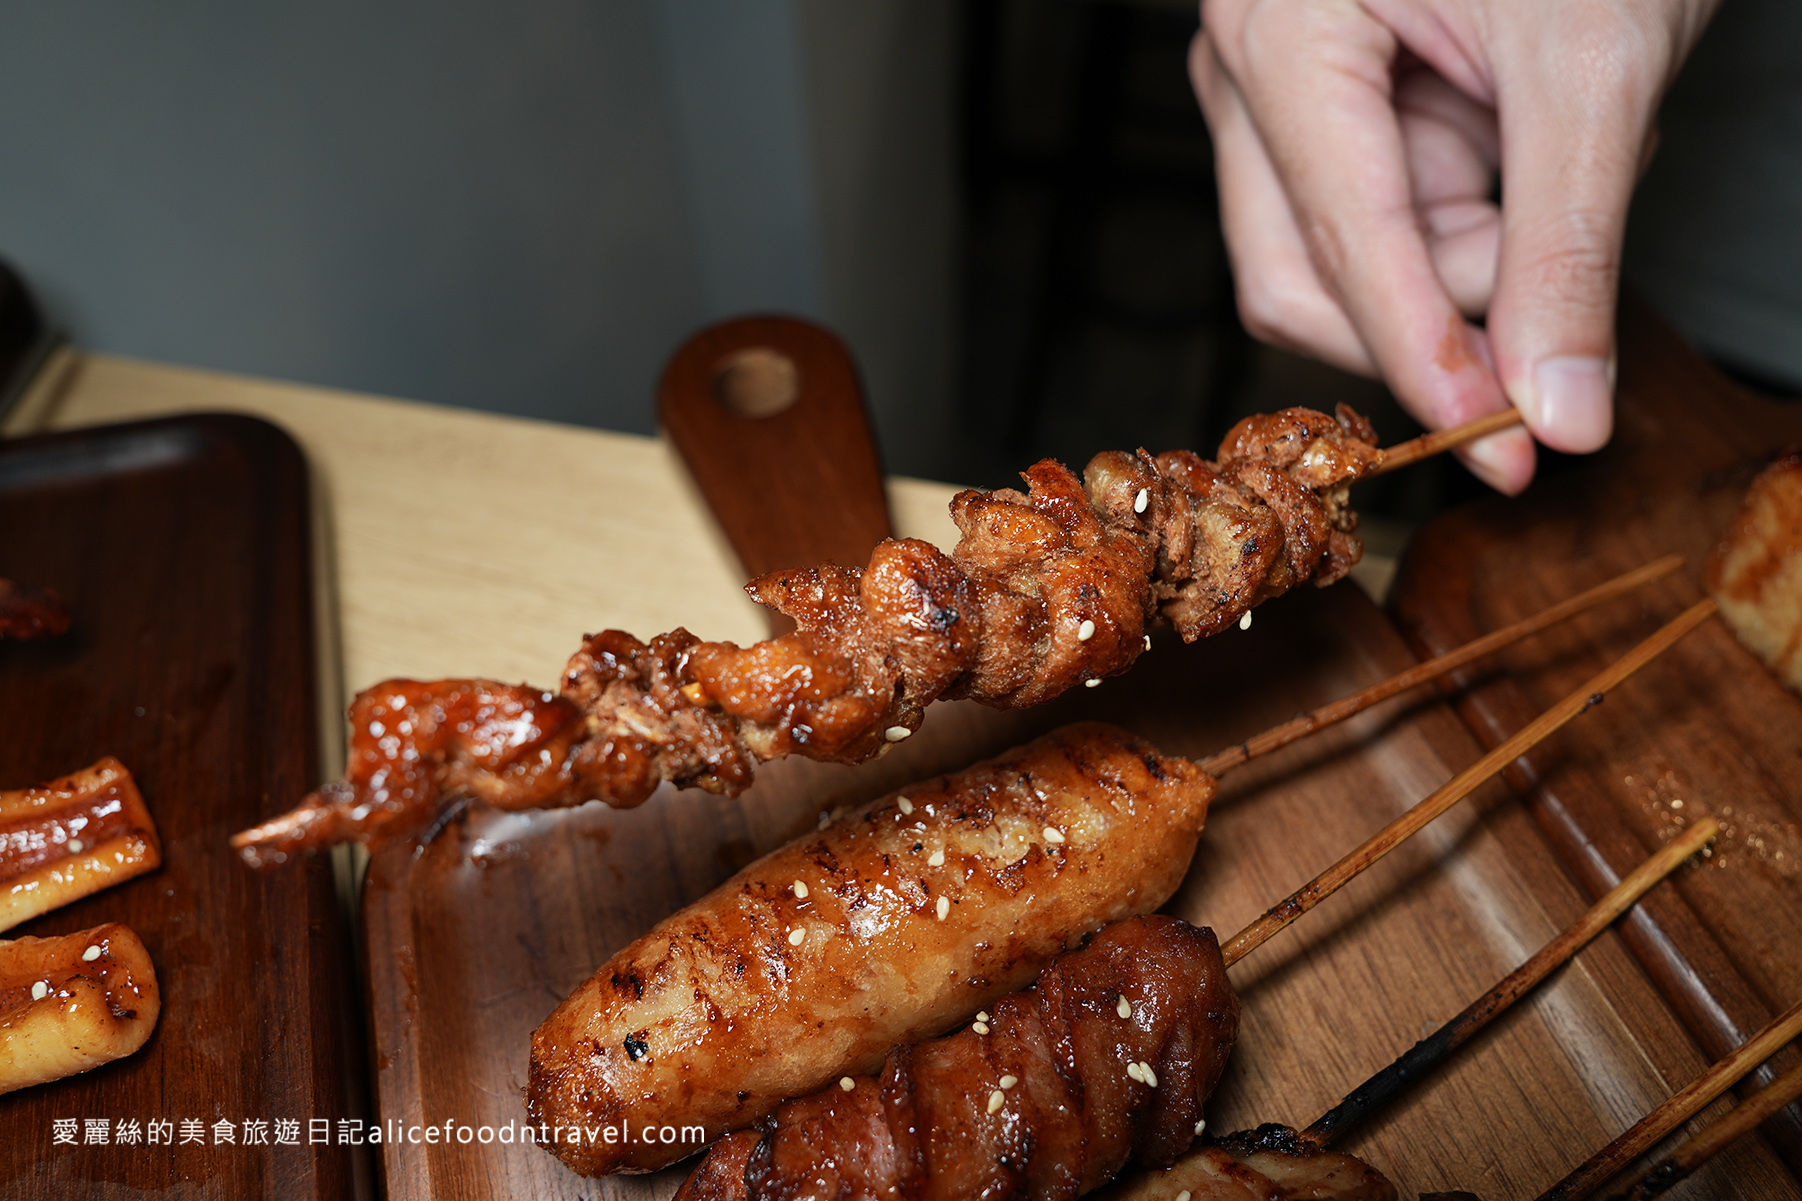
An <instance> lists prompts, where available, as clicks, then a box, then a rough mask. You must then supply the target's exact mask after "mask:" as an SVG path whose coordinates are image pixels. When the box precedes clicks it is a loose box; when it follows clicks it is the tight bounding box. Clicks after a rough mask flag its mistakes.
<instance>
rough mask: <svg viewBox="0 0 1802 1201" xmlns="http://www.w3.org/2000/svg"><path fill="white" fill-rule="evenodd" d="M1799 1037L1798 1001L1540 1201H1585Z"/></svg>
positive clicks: (1801, 1006)
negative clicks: (1747, 1074) (1742, 1078)
mask: <svg viewBox="0 0 1802 1201" xmlns="http://www.w3.org/2000/svg"><path fill="white" fill-rule="evenodd" d="M1798 1034H1802V1001H1798V1002H1796V1004H1794V1005H1792V1006H1790V1007H1789V1008H1788V1009H1786V1010H1785V1011H1784V1012H1783V1013H1781V1014H1779V1015H1778V1016H1777V1017H1776V1018H1775V1019H1773V1020H1772V1021H1771V1024H1770V1025H1768V1026H1766V1027H1765V1028H1764V1029H1763V1030H1760V1031H1759V1032H1758V1033H1757V1034H1754V1035H1753V1036H1752V1037H1751V1038H1749V1039H1747V1040H1746V1041H1745V1042H1744V1043H1743V1044H1741V1045H1740V1047H1739V1049H1738V1050H1735V1051H1733V1052H1731V1053H1730V1054H1728V1055H1727V1057H1726V1058H1724V1059H1722V1060H1721V1061H1720V1062H1719V1063H1717V1064H1715V1065H1714V1066H1713V1067H1711V1068H1709V1069H1708V1070H1707V1071H1706V1072H1703V1073H1702V1074H1701V1075H1700V1076H1698V1077H1696V1079H1694V1080H1692V1081H1691V1082H1690V1083H1689V1084H1688V1085H1687V1086H1686V1087H1684V1088H1683V1089H1681V1090H1679V1091H1678V1092H1677V1093H1675V1094H1674V1095H1673V1096H1672V1097H1671V1098H1670V1100H1668V1101H1666V1102H1665V1103H1664V1104H1663V1105H1660V1106H1659V1107H1658V1108H1657V1109H1654V1110H1653V1111H1652V1112H1651V1113H1649V1114H1647V1115H1646V1116H1645V1117H1643V1118H1641V1119H1640V1120H1639V1121H1638V1122H1637V1123H1635V1124H1634V1126H1633V1128H1632V1129H1630V1130H1628V1131H1627V1132H1626V1133H1625V1134H1623V1135H1621V1136H1620V1137H1619V1138H1617V1139H1615V1140H1614V1141H1613V1142H1611V1143H1609V1144H1608V1145H1607V1146H1606V1147H1603V1148H1602V1149H1601V1150H1600V1151H1597V1152H1596V1153H1595V1154H1594V1155H1592V1156H1590V1157H1589V1159H1588V1160H1586V1161H1585V1162H1584V1163H1583V1165H1582V1166H1581V1167H1579V1168H1577V1170H1576V1171H1574V1172H1572V1173H1571V1174H1570V1175H1569V1176H1566V1177H1565V1178H1564V1179H1563V1180H1560V1181H1559V1182H1558V1183H1557V1184H1554V1185H1553V1186H1552V1187H1551V1188H1549V1189H1547V1190H1546V1191H1545V1192H1543V1193H1541V1194H1540V1195H1539V1201H1579V1199H1580V1198H1583V1197H1587V1196H1589V1194H1590V1193H1592V1192H1594V1191H1595V1190H1596V1189H1597V1188H1599V1187H1601V1186H1602V1185H1603V1184H1606V1183H1607V1182H1608V1181H1609V1180H1610V1179H1612V1178H1613V1177H1614V1175H1615V1174H1616V1173H1617V1172H1619V1171H1620V1170H1621V1169H1622V1168H1624V1167H1626V1166H1627V1165H1628V1164H1629V1163H1632V1162H1633V1161H1634V1160H1636V1159H1638V1158H1639V1157H1640V1156H1641V1155H1644V1154H1645V1153H1646V1151H1647V1150H1648V1149H1649V1148H1651V1147H1652V1146H1654V1145H1655V1144H1657V1143H1658V1142H1660V1141H1661V1140H1663V1138H1664V1137H1665V1135H1667V1134H1669V1133H1670V1132H1671V1131H1673V1130H1675V1129H1676V1128H1677V1127H1679V1126H1681V1125H1682V1124H1683V1123H1684V1122H1687V1121H1689V1119H1690V1118H1692V1117H1694V1116H1695V1115H1696V1113H1697V1111H1699V1110H1701V1109H1702V1108H1703V1107H1704V1106H1706V1105H1708V1104H1709V1103H1710V1102H1712V1101H1713V1100H1714V1099H1715V1098H1716V1097H1718V1096H1720V1095H1721V1094H1722V1093H1724V1092H1726V1091H1727V1090H1728V1089H1730V1088H1732V1087H1733V1086H1734V1085H1735V1084H1736V1083H1738V1082H1739V1079H1740V1077H1742V1076H1744V1075H1745V1074H1746V1073H1747V1072H1750V1071H1751V1070H1752V1069H1753V1068H1755V1067H1757V1066H1758V1065H1759V1064H1761V1063H1763V1062H1764V1061H1765V1060H1767V1059H1769V1058H1770V1057H1771V1056H1773V1055H1775V1054H1776V1053H1777V1052H1778V1051H1779V1050H1781V1049H1782V1048H1783V1046H1784V1045H1785V1044H1787V1043H1788V1042H1789V1041H1790V1040H1791V1039H1793V1038H1795V1037H1796V1035H1798ZM1741 1108H1744V1107H1743V1106H1742V1107H1741Z"/></svg>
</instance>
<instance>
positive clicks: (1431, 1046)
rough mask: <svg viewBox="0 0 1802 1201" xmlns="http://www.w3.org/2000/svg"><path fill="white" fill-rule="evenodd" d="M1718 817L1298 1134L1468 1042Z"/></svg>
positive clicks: (1683, 857)
mask: <svg viewBox="0 0 1802 1201" xmlns="http://www.w3.org/2000/svg"><path fill="white" fill-rule="evenodd" d="M1720 829H1721V823H1720V822H1719V821H1717V820H1715V819H1714V818H1712V817H1709V818H1704V819H1703V820H1701V821H1699V822H1697V823H1696V824H1695V825H1693V826H1691V827H1690V828H1689V829H1688V830H1686V831H1684V833H1683V835H1682V837H1680V838H1677V839H1675V840H1674V841H1672V842H1671V843H1669V844H1668V845H1666V846H1665V847H1663V848H1662V849H1660V850H1659V851H1658V852H1657V853H1655V854H1654V855H1653V856H1652V857H1651V858H1649V859H1647V860H1646V861H1645V862H1644V863H1642V864H1640V865H1639V867H1638V868H1636V869H1634V871H1633V872H1632V873H1631V874H1630V875H1628V876H1627V878H1626V879H1624V880H1622V881H1621V882H1620V883H1619V884H1617V885H1615V886H1614V888H1612V889H1611V890H1609V892H1608V894H1607V895H1606V896H1604V897H1603V898H1602V899H1601V900H1600V901H1597V902H1596V903H1595V904H1594V905H1593V906H1591V907H1590V909H1589V910H1588V911H1587V912H1586V913H1584V914H1583V915H1582V916H1581V917H1579V918H1578V919H1577V920H1576V921H1575V922H1573V923H1571V925H1570V926H1569V927H1567V928H1566V929H1565V930H1564V932H1563V933H1561V934H1559V935H1558V937H1556V938H1554V939H1553V940H1552V941H1551V942H1549V943H1547V944H1546V945H1545V946H1544V947H1543V948H1541V949H1540V951H1539V952H1538V953H1537V954H1536V955H1534V956H1533V957H1532V958H1531V959H1528V960H1527V961H1526V962H1525V963H1523V964H1521V965H1520V966H1519V967H1518V968H1516V969H1514V971H1512V972H1510V973H1509V974H1508V975H1507V977H1506V978H1504V979H1503V980H1502V981H1501V982H1500V983H1498V984H1497V985H1496V986H1495V987H1494V988H1491V989H1490V990H1489V991H1488V992H1486V993H1484V994H1483V995H1482V996H1480V997H1478V998H1477V999H1476V1000H1475V1001H1472V1002H1471V1003H1470V1005H1469V1006H1467V1007H1466V1008H1465V1009H1464V1011H1463V1012H1462V1013H1460V1014H1459V1015H1458V1016H1457V1017H1455V1018H1453V1019H1452V1020H1451V1021H1449V1022H1447V1023H1445V1024H1444V1025H1443V1026H1441V1027H1439V1029H1437V1030H1435V1031H1434V1032H1433V1033H1432V1034H1429V1035H1428V1036H1427V1037H1426V1038H1423V1039H1421V1040H1420V1041H1419V1042H1417V1043H1415V1044H1414V1046H1413V1047H1411V1048H1410V1049H1409V1050H1408V1051H1406V1052H1405V1053H1403V1054H1402V1055H1401V1057H1400V1058H1398V1059H1397V1060H1396V1061H1395V1062H1394V1063H1392V1064H1390V1065H1389V1066H1388V1067H1386V1068H1384V1069H1383V1070H1382V1071H1380V1072H1378V1073H1377V1074H1376V1075H1374V1076H1372V1077H1371V1078H1370V1079H1369V1080H1366V1081H1365V1082H1364V1083H1363V1084H1361V1085H1359V1086H1358V1087H1357V1088H1355V1089H1353V1090H1352V1091H1351V1092H1349V1093H1347V1094H1346V1097H1345V1100H1343V1101H1341V1102H1339V1104H1337V1105H1335V1106H1334V1107H1333V1108H1332V1109H1331V1110H1329V1111H1327V1112H1326V1113H1324V1114H1322V1115H1321V1116H1320V1117H1319V1118H1317V1119H1315V1121H1314V1123H1313V1124H1312V1125H1310V1126H1309V1127H1308V1128H1307V1129H1306V1130H1304V1131H1302V1137H1303V1138H1306V1139H1309V1140H1311V1141H1313V1142H1316V1143H1319V1144H1321V1145H1323V1146H1324V1145H1325V1144H1326V1143H1328V1142H1330V1141H1331V1140H1332V1139H1335V1138H1337V1137H1339V1136H1340V1135H1341V1134H1343V1133H1345V1132H1346V1131H1347V1130H1349V1129H1351V1127H1353V1126H1355V1125H1357V1124H1358V1123H1359V1122H1361V1121H1363V1120H1364V1119H1365V1118H1367V1117H1369V1116H1370V1115H1371V1114H1372V1113H1374V1112H1375V1111H1376V1110H1377V1109H1379V1108H1381V1107H1382V1106H1383V1105H1385V1104H1387V1103H1388V1102H1389V1101H1390V1100H1392V1099H1393V1098H1394V1097H1395V1096H1396V1094H1398V1093H1399V1092H1401V1091H1402V1089H1404V1088H1406V1087H1407V1086H1408V1085H1410V1084H1412V1083H1413V1082H1414V1081H1416V1080H1418V1079H1420V1078H1421V1077H1422V1076H1423V1075H1425V1074H1426V1073H1427V1072H1430V1071H1432V1070H1433V1069H1434V1068H1436V1067H1437V1066H1439V1064H1440V1063H1442V1062H1444V1061H1445V1060H1446V1059H1447V1058H1449V1057H1450V1056H1451V1053H1452V1052H1453V1051H1455V1050H1457V1049H1458V1048H1459V1047H1461V1046H1463V1045H1464V1044H1465V1043H1466V1042H1469V1041H1470V1039H1471V1038H1472V1037H1474V1036H1475V1035H1476V1033H1477V1032H1478V1031H1479V1030H1481V1029H1483V1027H1484V1026H1486V1025H1488V1024H1489V1022H1490V1021H1492V1020H1493V1019H1494V1018H1496V1017H1498V1016H1500V1015H1501V1014H1503V1013H1505V1012H1507V1010H1508V1009H1509V1007H1510V1006H1512V1005H1513V1004H1514V1003H1515V1002H1516V1001H1518V1000H1520V998H1521V997H1523V996H1525V995H1526V994H1527V993H1528V992H1531V991H1532V990H1533V988H1534V987H1535V986H1536V985H1538V984H1539V982H1540V981H1542V980H1544V979H1545V978H1546V977H1547V976H1549V975H1551V973H1552V971H1553V970H1554V969H1556V968H1557V967H1559V966H1561V965H1562V964H1564V963H1565V962H1566V961H1568V960H1569V959H1570V958H1571V957H1572V956H1574V955H1575V954H1576V953H1577V952H1578V951H1580V950H1582V949H1583V948H1584V947H1585V946H1587V945H1589V943H1590V941H1591V940H1592V939H1594V938H1595V937H1596V935H1598V934H1600V933H1601V932H1602V931H1603V930H1605V929H1607V928H1608V927H1609V926H1610V925H1611V924H1613V922H1614V920H1615V919H1616V918H1618V917H1619V916H1620V915H1621V914H1623V913H1625V912H1626V911H1627V910H1628V909H1630V908H1632V907H1633V905H1634V903H1635V902H1637V901H1638V900H1639V898H1640V897H1642V896H1644V895H1645V894H1646V893H1647V892H1648V891H1649V890H1650V889H1651V887H1652V886H1653V885H1654V884H1656V883H1658V882H1659V881H1660V880H1662V879H1664V878H1665V877H1666V876H1668V875H1670V874H1671V873H1672V872H1673V871H1675V870H1677V868H1679V867H1681V866H1682V865H1683V864H1684V863H1686V862H1688V861H1689V858H1690V856H1692V855H1694V854H1695V853H1696V852H1697V851H1699V850H1701V849H1702V846H1703V845H1704V844H1705V843H1707V842H1708V841H1709V840H1710V839H1712V838H1713V837H1714V836H1715V835H1716V834H1718V833H1719V832H1720Z"/></svg>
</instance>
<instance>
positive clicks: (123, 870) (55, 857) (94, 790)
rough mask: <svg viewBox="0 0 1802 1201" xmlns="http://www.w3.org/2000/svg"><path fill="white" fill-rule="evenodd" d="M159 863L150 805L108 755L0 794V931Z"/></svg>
mask: <svg viewBox="0 0 1802 1201" xmlns="http://www.w3.org/2000/svg"><path fill="white" fill-rule="evenodd" d="M162 861H163V852H162V845H161V844H160V843H159V842H158V840H157V835H156V826H155V824H154V823H153V822H152V821H151V820H150V810H149V809H147V808H146V807H145V805H144V798H143V796H142V795H141V794H139V792H138V786H137V784H136V783H135V782H134V781H133V780H132V778H131V773H130V772H128V771H126V770H125V765H124V764H122V763H120V762H119V761H118V760H117V759H114V758H113V757H112V756H110V755H109V756H107V757H106V758H104V759H101V760H100V761H99V762H97V763H95V764H93V765H92V766H89V767H84V768H82V769H81V770H80V771H78V772H73V773H71V774H69V775H67V776H64V777H62V778H61V779H58V780H52V781H50V782H49V783H48V784H39V785H37V786H36V787H34V788H18V789H12V790H9V791H5V792H0V930H6V929H10V928H11V927H13V926H16V925H18V924H19V923H20V922H22V921H24V920H25V919H26V918H30V917H36V916H37V915H38V914H40V913H45V912H47V911H49V910H51V909H55V908H56V907H57V906H58V905H67V904H68V903H69V902H70V901H73V900H76V899H78V898H80V897H85V896H87V895H89V894H90V893H96V892H99V891H100V890H101V889H103V888H110V887H112V886H113V885H114V884H118V883H120V882H121V881H124V880H129V879H131V878H132V877H133V876H139V875H142V874H143V873H145V872H147V871H150V870H151V869H153V868H155V867H157V866H158V865H159V864H161V863H162Z"/></svg>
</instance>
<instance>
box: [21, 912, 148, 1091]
mask: <svg viewBox="0 0 1802 1201" xmlns="http://www.w3.org/2000/svg"><path fill="white" fill-rule="evenodd" d="M161 1008H162V996H161V993H160V991H159V990H158V988H157V982H156V972H155V969H154V968H153V967H152V966H151V962H150V955H149V952H148V951H146V950H145V949H144V944H143V942H142V941H141V940H140V939H139V938H138V936H137V935H136V934H134V933H133V932H132V931H131V930H130V929H129V928H127V927H125V926H123V925H121V924H119V923H117V922H109V923H107V924H106V925H103V926H96V927H94V928H93V929H92V930H84V931H81V932H80V933H77V934H69V935H64V936H61V937H57V938H19V939H14V940H12V941H10V942H6V941H0V1093H3V1092H10V1091H12V1090H14V1089H18V1088H24V1087H27V1086H29V1085H33V1084H41V1083H44V1082H45V1081H49V1080H57V1079H61V1078H62V1077H64V1076H69V1075H73V1074H74V1073H76V1072H83V1071H87V1070H88V1069H89V1068H92V1067H95V1066H97V1065H99V1064H102V1063H107V1062H110V1061H112V1060H114V1059H119V1058H122V1057H124V1056H126V1055H129V1054H131V1053H132V1052H134V1051H136V1050H137V1049H138V1048H139V1047H141V1046H143V1045H144V1042H145V1040H146V1039H148V1038H149V1037H150V1032H151V1030H152V1028H153V1027H154V1026H155V1025H156V1020H157V1017H158V1015H159V1013H160V1012H161Z"/></svg>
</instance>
